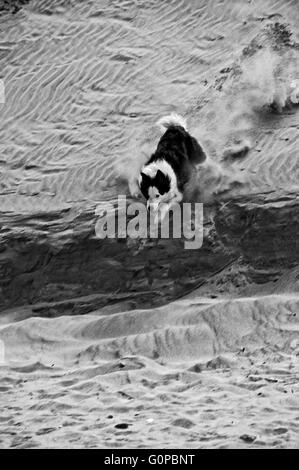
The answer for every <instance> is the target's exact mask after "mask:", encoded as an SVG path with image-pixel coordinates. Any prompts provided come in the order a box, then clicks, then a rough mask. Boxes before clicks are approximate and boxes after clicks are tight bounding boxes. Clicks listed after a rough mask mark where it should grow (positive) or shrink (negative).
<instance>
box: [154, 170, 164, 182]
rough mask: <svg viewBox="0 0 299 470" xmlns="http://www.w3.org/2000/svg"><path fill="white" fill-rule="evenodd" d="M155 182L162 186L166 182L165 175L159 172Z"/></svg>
mask: <svg viewBox="0 0 299 470" xmlns="http://www.w3.org/2000/svg"><path fill="white" fill-rule="evenodd" d="M155 180H156V182H157V183H158V184H161V183H163V182H164V181H165V175H164V173H163V172H162V171H161V170H158V171H157V173H156V177H155Z"/></svg>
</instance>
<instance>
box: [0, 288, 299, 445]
mask: <svg viewBox="0 0 299 470" xmlns="http://www.w3.org/2000/svg"><path fill="white" fill-rule="evenodd" d="M298 306H299V297H298V295H291V294H289V295H276V296H260V297H250V298H240V299H238V300H211V299H205V298H194V299H193V300H192V301H190V300H189V299H188V300H182V301H178V302H176V303H174V304H169V305H167V306H165V307H161V308H158V309H155V310H153V309H151V310H138V311H131V312H124V313H121V314H112V315H103V314H102V313H101V311H96V312H94V313H93V314H88V315H85V316H79V317H73V316H66V317H65V316H63V317H60V318H55V319H43V318H30V319H27V320H24V321H20V322H17V323H11V324H7V325H5V326H2V327H1V330H0V338H1V339H2V340H4V341H5V346H6V357H5V359H6V364H5V365H2V366H1V375H2V380H1V384H2V385H1V396H2V400H4V402H5V403H6V407H5V408H2V412H1V418H0V419H1V429H2V432H1V445H2V446H12V447H15V446H17V447H38V446H41V447H66V446H71V447H80V446H88V447H89V446H90V447H94V446H98V447H109V446H113V447H136V446H137V447H166V448H167V447H172V446H173V442H174V441H175V442H176V446H177V447H183V448H188V447H190V448H191V447H195V448H201V447H206V446H209V447H217V448H219V447H224V448H231V447H244V446H246V447H248V446H249V447H254V446H257V447H263V446H265V447H267V446H271V447H288V446H297V445H298V439H297V437H298V420H297V419H296V418H295V419H294V417H295V415H296V414H298V409H299V389H298V372H299V371H298V360H297V355H298V353H299V349H298V348H299V341H298V337H299V336H298V331H299V324H298ZM277 409H279V413H278V412H277Z"/></svg>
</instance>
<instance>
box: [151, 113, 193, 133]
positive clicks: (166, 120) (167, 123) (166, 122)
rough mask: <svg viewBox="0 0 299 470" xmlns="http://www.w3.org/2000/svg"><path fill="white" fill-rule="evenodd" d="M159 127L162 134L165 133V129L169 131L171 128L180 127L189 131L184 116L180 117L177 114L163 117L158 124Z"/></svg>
mask: <svg viewBox="0 0 299 470" xmlns="http://www.w3.org/2000/svg"><path fill="white" fill-rule="evenodd" d="M157 126H159V128H160V130H161V132H165V129H169V127H172V126H174V127H176V126H180V127H183V129H185V131H186V130H187V122H186V119H184V118H183V116H180V115H179V114H176V113H171V114H169V115H168V116H165V117H162V118H161V119H159V121H158V122H157Z"/></svg>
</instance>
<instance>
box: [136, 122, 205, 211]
mask: <svg viewBox="0 0 299 470" xmlns="http://www.w3.org/2000/svg"><path fill="white" fill-rule="evenodd" d="M157 124H158V126H159V127H160V129H161V130H162V131H163V132H164V134H163V135H162V137H161V138H160V141H159V143H158V146H157V149H156V151H155V152H154V153H153V154H152V156H151V157H150V159H149V160H148V162H147V163H146V164H145V165H144V166H143V168H142V169H141V171H140V175H139V179H138V183H139V188H140V190H141V192H142V194H143V195H144V197H145V198H146V199H147V206H148V208H149V207H150V206H151V207H152V208H153V209H154V210H157V209H158V208H159V205H160V204H161V203H164V212H165V207H166V212H167V210H168V209H169V208H170V207H171V205H172V204H173V203H175V202H181V201H182V199H183V195H184V187H185V185H186V184H187V183H188V181H189V180H190V177H191V174H192V172H193V171H194V167H195V165H196V164H198V163H203V162H204V161H205V160H206V158H207V156H206V154H205V152H204V151H203V149H202V148H201V146H200V145H199V143H198V142H197V140H196V139H195V138H194V137H192V136H191V135H190V134H189V133H188V131H187V125H186V121H185V119H184V118H183V117H182V116H179V115H177V114H175V113H173V114H171V115H170V116H166V117H164V118H162V119H160V120H159V121H158V123H157ZM165 129H166V131H165ZM165 203H166V204H165Z"/></svg>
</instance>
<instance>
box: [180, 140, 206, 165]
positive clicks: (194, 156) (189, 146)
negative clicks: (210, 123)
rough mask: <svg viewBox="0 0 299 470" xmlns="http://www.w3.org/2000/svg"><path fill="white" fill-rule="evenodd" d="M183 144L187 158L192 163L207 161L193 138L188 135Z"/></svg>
mask: <svg viewBox="0 0 299 470" xmlns="http://www.w3.org/2000/svg"><path fill="white" fill-rule="evenodd" d="M185 143H186V150H187V155H188V158H189V160H190V161H191V162H192V163H203V162H204V161H205V160H206V159H207V155H206V153H205V152H204V150H203V149H202V147H201V145H200V144H199V143H198V142H197V140H196V139H195V137H192V136H191V135H188V136H187V138H186V142H185Z"/></svg>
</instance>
